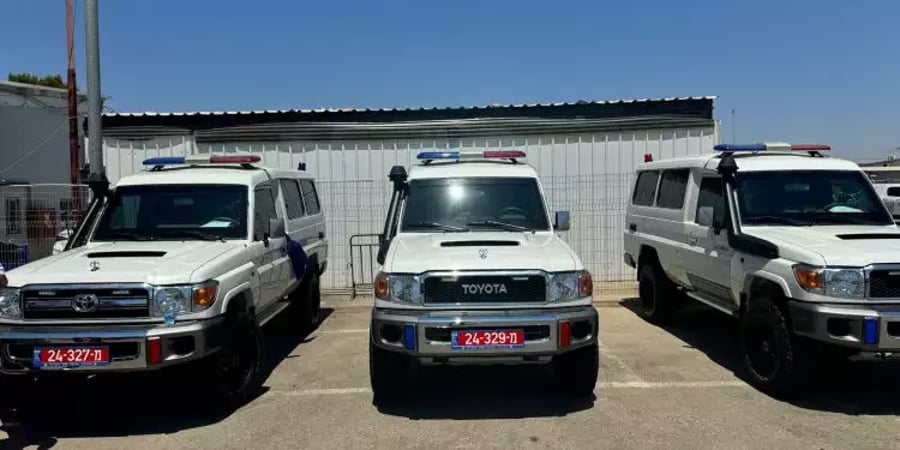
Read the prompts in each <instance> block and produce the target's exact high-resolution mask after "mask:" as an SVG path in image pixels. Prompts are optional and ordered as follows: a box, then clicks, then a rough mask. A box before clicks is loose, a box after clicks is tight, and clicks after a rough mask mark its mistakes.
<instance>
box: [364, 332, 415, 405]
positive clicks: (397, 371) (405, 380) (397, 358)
mask: <svg viewBox="0 0 900 450" xmlns="http://www.w3.org/2000/svg"><path fill="white" fill-rule="evenodd" d="M409 358H410V357H409V356H406V355H404V354H401V353H396V352H391V351H388V350H385V349H383V348H380V347H378V346H376V345H375V344H374V343H372V342H371V341H370V342H369V381H370V383H371V384H372V394H373V398H374V401H375V403H385V402H391V401H396V400H401V399H403V398H404V397H405V396H406V394H408V392H409V387H410V386H409V384H410V382H411V381H412V370H411V367H410V360H409Z"/></svg>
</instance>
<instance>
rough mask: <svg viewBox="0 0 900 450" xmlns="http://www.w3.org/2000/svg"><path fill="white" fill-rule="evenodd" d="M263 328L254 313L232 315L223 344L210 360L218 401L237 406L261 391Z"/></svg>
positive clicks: (214, 392)
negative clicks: (253, 315) (251, 314)
mask: <svg viewBox="0 0 900 450" xmlns="http://www.w3.org/2000/svg"><path fill="white" fill-rule="evenodd" d="M264 349H265V346H264V343H263V334H262V329H260V327H259V324H258V323H257V322H256V319H255V318H254V317H252V316H249V315H248V314H247V315H241V316H238V317H233V318H229V319H228V321H227V322H226V325H225V329H224V330H223V333H222V348H221V350H220V351H219V352H218V353H216V354H214V355H213V356H211V357H210V358H209V360H208V361H206V364H207V370H208V374H209V375H208V377H209V378H208V379H209V380H211V381H212V383H211V387H212V392H211V394H212V395H213V396H214V399H215V401H216V403H217V404H218V405H219V406H221V407H223V408H226V409H234V408H236V407H239V406H241V405H243V404H245V403H247V402H248V401H250V400H251V399H252V398H253V396H254V395H256V394H257V393H258V392H259V389H260V387H261V386H262V382H263V373H262V365H263V361H264V358H265V350H264Z"/></svg>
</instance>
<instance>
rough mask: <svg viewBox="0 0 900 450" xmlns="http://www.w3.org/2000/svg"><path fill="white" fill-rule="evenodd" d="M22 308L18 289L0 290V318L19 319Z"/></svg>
mask: <svg viewBox="0 0 900 450" xmlns="http://www.w3.org/2000/svg"><path fill="white" fill-rule="evenodd" d="M21 317H22V307H21V302H20V301H19V290H18V289H0V318H3V319H19V318H21Z"/></svg>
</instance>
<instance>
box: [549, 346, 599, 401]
mask: <svg viewBox="0 0 900 450" xmlns="http://www.w3.org/2000/svg"><path fill="white" fill-rule="evenodd" d="M553 363H554V367H553V368H554V371H555V372H556V380H557V382H558V383H559V386H560V388H562V389H563V391H565V392H566V393H568V394H569V395H571V396H573V397H576V398H590V396H592V395H593V394H594V388H595V387H596V386H597V376H598V375H599V374H600V349H599V345H598V344H597V343H593V344H591V345H589V346H587V347H582V348H579V349H577V350H572V351H570V352H568V353H564V354H562V355H559V356H557V357H556V360H555V361H554V362H553Z"/></svg>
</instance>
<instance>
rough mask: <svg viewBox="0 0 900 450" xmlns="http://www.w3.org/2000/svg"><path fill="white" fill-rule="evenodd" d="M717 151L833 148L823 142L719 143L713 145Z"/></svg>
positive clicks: (816, 149)
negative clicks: (822, 143)
mask: <svg viewBox="0 0 900 450" xmlns="http://www.w3.org/2000/svg"><path fill="white" fill-rule="evenodd" d="M713 150H715V151H717V152H728V153H732V152H765V151H770V152H771V151H776V152H777V151H781V152H819V151H828V150H831V147H829V146H827V145H821V144H788V143H784V142H766V143H762V144H718V145H715V146H713Z"/></svg>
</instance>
